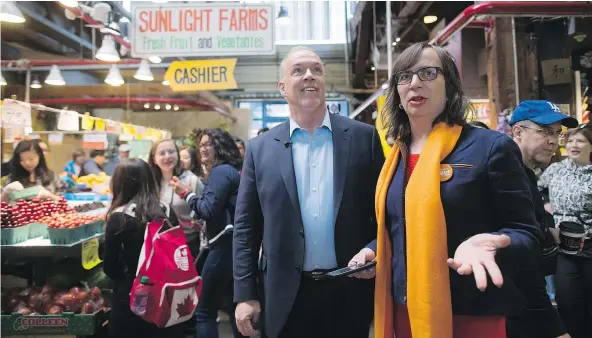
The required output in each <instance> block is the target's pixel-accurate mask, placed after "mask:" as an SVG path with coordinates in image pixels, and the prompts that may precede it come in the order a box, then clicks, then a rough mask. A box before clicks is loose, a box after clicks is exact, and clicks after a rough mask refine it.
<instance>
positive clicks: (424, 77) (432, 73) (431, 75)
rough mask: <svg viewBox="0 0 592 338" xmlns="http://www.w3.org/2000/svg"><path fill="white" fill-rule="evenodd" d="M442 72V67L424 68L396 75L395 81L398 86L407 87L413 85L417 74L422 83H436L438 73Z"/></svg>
mask: <svg viewBox="0 0 592 338" xmlns="http://www.w3.org/2000/svg"><path fill="white" fill-rule="evenodd" d="M442 71H443V69H442V68H440V67H423V68H419V69H418V70H416V71H414V72H413V71H410V70H406V71H404V72H398V73H397V74H395V80H396V81H397V85H406V84H409V83H411V80H413V75H415V74H417V76H418V77H419V79H420V80H421V81H434V80H435V79H436V78H437V77H438V73H441V72H442Z"/></svg>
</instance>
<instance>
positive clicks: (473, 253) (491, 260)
mask: <svg viewBox="0 0 592 338" xmlns="http://www.w3.org/2000/svg"><path fill="white" fill-rule="evenodd" d="M511 242H512V241H511V239H510V237H508V236H507V235H492V234H479V235H475V236H473V237H471V238H469V239H467V240H466V241H464V242H462V243H461V244H460V245H459V246H458V248H457V249H456V252H455V253H454V258H448V260H447V262H448V266H450V267H451V268H452V269H454V270H456V272H458V274H459V275H470V274H473V275H474V276H475V282H476V284H477V288H478V289H479V290H481V291H484V290H485V289H486V288H487V274H486V272H485V269H487V272H488V273H489V276H491V280H492V281H493V284H495V285H496V286H497V287H501V286H502V285H503V284H504V278H503V276H502V272H501V271H500V269H499V267H498V266H497V263H496V262H495V254H496V253H497V250H498V249H502V248H505V247H507V246H509V245H510V244H511Z"/></svg>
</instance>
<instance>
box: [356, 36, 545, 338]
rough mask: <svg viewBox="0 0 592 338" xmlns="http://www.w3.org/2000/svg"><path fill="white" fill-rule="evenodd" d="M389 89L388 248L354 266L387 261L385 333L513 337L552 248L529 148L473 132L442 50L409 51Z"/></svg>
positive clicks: (382, 236)
mask: <svg viewBox="0 0 592 338" xmlns="http://www.w3.org/2000/svg"><path fill="white" fill-rule="evenodd" d="M388 90H389V93H388V99H387V107H388V109H385V110H384V112H383V114H384V118H383V121H385V122H386V123H387V126H388V130H389V132H390V133H392V134H393V136H394V137H395V139H397V141H396V144H395V146H394V147H393V150H392V151H391V153H390V155H389V158H388V159H387V160H386V162H385V165H384V167H383V169H382V172H381V174H380V178H379V180H378V185H377V192H376V202H375V203H376V208H377V209H378V210H377V213H376V215H377V221H378V235H377V240H375V241H374V242H372V243H370V244H369V245H368V246H367V247H366V248H364V249H362V250H361V251H360V253H359V254H357V255H356V256H354V258H353V259H352V261H351V262H350V265H352V266H354V265H357V264H360V263H365V262H367V261H371V260H374V259H376V260H377V262H378V264H377V267H376V291H375V317H374V323H375V337H380V338H386V337H388V338H392V337H393V333H395V335H396V336H397V338H410V337H412V334H411V332H413V336H414V337H423V338H453V337H454V338H460V337H471V338H473V337H479V338H490V337H491V338H502V337H504V338H505V337H506V330H505V326H506V325H505V317H506V316H507V315H508V314H510V313H512V312H514V311H517V310H521V309H522V308H524V307H525V305H526V304H525V302H524V298H523V297H522V295H521V294H520V291H519V290H518V288H517V287H516V285H515V282H514V280H513V278H515V276H516V273H517V272H518V271H520V270H521V269H522V268H524V267H525V266H526V265H528V264H531V263H532V261H533V260H534V257H535V253H536V252H537V250H538V242H539V241H540V240H542V234H541V232H540V230H539V228H538V224H537V221H536V218H535V214H534V208H533V205H532V199H531V196H530V191H529V188H528V179H527V177H526V174H525V172H524V170H523V164H522V160H521V156H520V150H519V149H518V146H517V145H516V143H514V142H513V141H512V139H510V138H509V137H508V136H507V135H504V134H501V133H498V132H495V131H492V130H486V129H482V128H475V127H472V126H467V125H466V114H467V110H468V109H469V101H468V99H467V97H466V96H465V94H464V91H463V88H462V86H461V81H460V75H459V72H458V69H457V67H456V64H455V62H454V59H453V58H452V56H450V54H449V53H448V52H447V51H446V50H445V49H443V48H441V47H438V46H432V45H429V44H427V43H417V44H414V45H412V46H410V47H408V48H407V49H406V50H405V51H403V53H401V55H399V57H398V58H397V60H396V61H395V63H394V66H393V76H392V78H391V79H390V83H389V89H388ZM450 268H452V270H450ZM356 277H358V278H372V277H374V273H372V272H371V271H369V272H363V273H360V274H358V275H357V276H356ZM488 281H489V282H488ZM491 283H493V285H491Z"/></svg>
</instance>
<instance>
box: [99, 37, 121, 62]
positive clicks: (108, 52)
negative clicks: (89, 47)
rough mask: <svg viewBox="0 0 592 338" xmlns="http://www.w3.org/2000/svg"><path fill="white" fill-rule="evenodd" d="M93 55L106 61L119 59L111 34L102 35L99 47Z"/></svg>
mask: <svg viewBox="0 0 592 338" xmlns="http://www.w3.org/2000/svg"><path fill="white" fill-rule="evenodd" d="M95 57H96V58H97V59H99V60H101V61H107V62H117V61H119V60H121V58H120V57H119V53H118V52H117V50H116V49H115V42H114V41H113V37H112V36H111V35H105V36H104V37H103V42H102V43H101V48H99V50H98V51H97V54H96V55H95Z"/></svg>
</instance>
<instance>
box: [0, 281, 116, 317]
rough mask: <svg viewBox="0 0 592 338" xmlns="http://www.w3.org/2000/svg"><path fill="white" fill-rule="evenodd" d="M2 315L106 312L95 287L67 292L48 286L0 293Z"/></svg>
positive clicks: (75, 288) (99, 291) (72, 289)
mask: <svg viewBox="0 0 592 338" xmlns="http://www.w3.org/2000/svg"><path fill="white" fill-rule="evenodd" d="M1 306H2V313H13V312H17V313H20V314H22V315H25V316H28V315H45V314H47V315H59V314H62V313H63V312H72V313H80V314H91V313H95V312H96V311H99V310H103V309H106V307H105V299H104V298H103V293H102V291H101V289H99V288H98V287H96V286H95V287H93V288H91V289H85V288H81V287H78V286H75V287H73V288H71V289H70V290H69V291H59V292H58V291H56V290H54V288H53V287H52V286H50V285H45V286H44V287H43V288H41V289H39V288H34V287H30V288H26V289H21V288H12V289H9V290H7V291H6V292H4V291H2V305H1Z"/></svg>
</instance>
